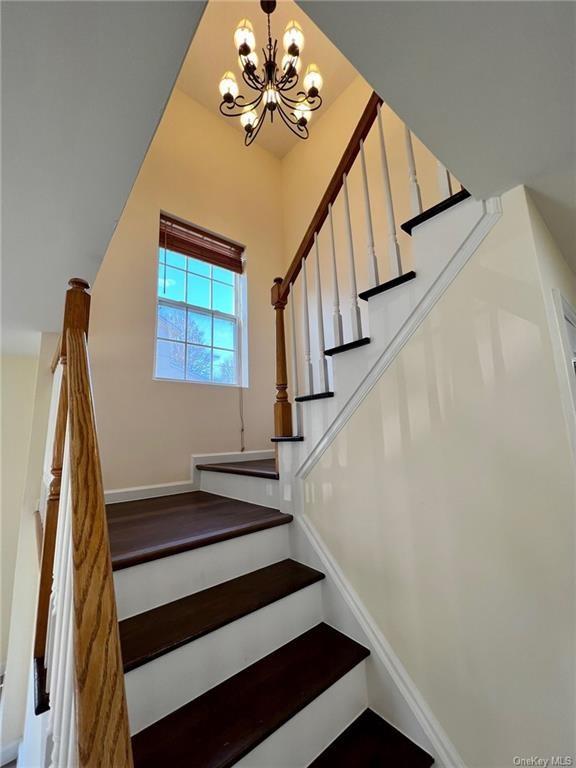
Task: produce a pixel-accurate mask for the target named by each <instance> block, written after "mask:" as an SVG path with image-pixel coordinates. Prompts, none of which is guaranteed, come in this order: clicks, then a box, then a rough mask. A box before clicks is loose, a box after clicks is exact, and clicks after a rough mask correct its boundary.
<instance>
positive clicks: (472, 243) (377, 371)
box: [295, 197, 502, 478]
mask: <svg viewBox="0 0 576 768" xmlns="http://www.w3.org/2000/svg"><path fill="white" fill-rule="evenodd" d="M482 202H483V206H484V211H483V215H482V218H481V219H480V220H479V222H478V223H477V224H476V226H475V227H474V228H473V229H472V231H471V232H470V233H469V234H468V236H467V237H466V238H465V239H464V241H463V242H462V243H461V244H460V246H459V248H458V250H457V252H456V253H455V254H454V256H453V257H452V259H451V260H450V262H449V263H448V264H447V266H446V267H445V268H444V269H443V270H442V272H440V274H439V275H438V276H437V278H436V279H435V281H434V282H433V283H432V285H431V286H430V288H429V289H428V291H427V292H426V293H425V294H424V296H422V298H421V299H420V301H419V302H418V304H417V306H415V307H414V308H413V310H412V312H411V314H410V316H409V317H408V318H407V320H406V321H405V322H404V324H403V325H402V326H401V327H400V328H399V329H398V331H397V333H396V334H395V335H394V337H393V338H392V339H391V341H390V343H389V344H388V346H387V347H386V349H384V350H383V352H382V354H381V355H380V357H379V358H378V359H377V360H376V362H375V363H374V365H373V366H372V368H371V369H370V370H369V371H368V373H367V374H366V375H365V376H364V378H363V379H362V381H360V383H359V384H358V386H357V387H356V389H355V390H354V392H353V393H352V394H351V396H350V397H349V398H348V400H347V402H346V403H345V404H344V405H343V407H342V408H341V409H340V411H339V413H338V415H337V416H336V418H335V419H334V420H333V422H332V423H331V424H330V426H329V427H328V428H327V429H326V431H325V432H324V434H323V435H322V437H321V438H320V439H319V440H318V442H317V443H316V445H315V446H314V447H313V448H312V450H311V451H310V452H309V453H308V455H307V456H306V458H305V459H304V461H303V462H302V464H301V465H300V466H299V467H298V469H297V470H296V473H295V474H296V476H298V477H301V478H304V477H306V475H307V474H308V473H309V472H310V471H311V469H312V467H314V465H315V464H316V463H317V462H318V461H319V460H320V457H321V456H322V454H323V453H324V451H325V450H326V449H327V448H328V447H329V445H330V444H331V443H332V442H333V441H334V439H335V438H336V436H337V435H338V433H339V432H340V430H341V429H342V428H343V427H344V425H345V424H346V423H347V422H348V420H349V419H350V418H351V417H352V415H353V414H354V412H355V411H356V409H357V408H359V406H360V405H361V403H362V402H363V400H364V398H366V397H367V396H368V395H369V394H370V392H371V391H372V389H373V387H374V386H375V384H376V382H377V381H378V379H379V378H380V377H381V376H382V374H383V373H384V371H385V370H386V369H387V368H388V366H389V365H390V364H391V363H392V361H393V360H394V359H395V358H396V356H397V355H398V353H399V352H400V350H401V349H402V348H403V347H404V345H405V344H406V343H407V342H408V340H409V339H410V338H411V337H412V336H413V335H414V333H415V332H416V331H417V329H418V328H419V327H420V325H421V324H422V322H423V321H424V319H425V318H426V317H427V316H428V315H429V314H430V312H431V311H432V309H433V307H434V306H435V305H436V303H437V302H438V301H439V299H440V298H441V297H442V296H443V294H444V293H445V292H446V290H447V289H448V287H449V285H450V284H451V283H452V281H453V280H454V279H455V278H456V276H457V275H458V273H459V272H460V271H461V270H462V268H463V267H464V266H465V264H466V263H467V262H468V261H469V259H470V258H471V257H472V256H473V255H474V253H475V252H476V251H477V249H478V247H479V246H480V244H481V242H482V241H483V240H484V238H485V237H486V236H487V235H488V233H489V232H490V230H491V229H492V227H493V226H494V225H495V224H496V222H497V221H498V219H499V218H500V217H501V215H502V204H501V201H500V198H499V197H493V198H490V199H489V200H485V201H482Z"/></svg>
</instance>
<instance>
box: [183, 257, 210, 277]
mask: <svg viewBox="0 0 576 768" xmlns="http://www.w3.org/2000/svg"><path fill="white" fill-rule="evenodd" d="M188 272H194V274H195V275H204V276H205V277H210V264H207V263H206V262H205V261H200V260H199V259H192V258H191V257H188Z"/></svg>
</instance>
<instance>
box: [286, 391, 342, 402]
mask: <svg viewBox="0 0 576 768" xmlns="http://www.w3.org/2000/svg"><path fill="white" fill-rule="evenodd" d="M327 397H334V392H317V393H316V394H315V395H299V396H298V397H295V398H294V400H295V402H297V403H307V402H308V401H310V400H324V399H326V398H327Z"/></svg>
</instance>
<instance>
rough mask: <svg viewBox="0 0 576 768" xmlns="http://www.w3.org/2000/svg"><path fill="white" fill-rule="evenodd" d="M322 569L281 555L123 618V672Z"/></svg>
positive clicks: (289, 590) (312, 578)
mask: <svg viewBox="0 0 576 768" xmlns="http://www.w3.org/2000/svg"><path fill="white" fill-rule="evenodd" d="M323 578H324V574H323V573H321V572H320V571H316V570H314V569H313V568H309V567H308V566H307V565H302V564H301V563H297V562H295V561H294V560H282V561H281V562H279V563H275V564H274V565H268V566H266V567H265V568H259V569H258V570H257V571H252V572H251V573H247V574H245V575H243V576H239V577H237V578H235V579H230V580H229V581H225V582H224V583H222V584H217V585H216V586H214V587H210V588H208V589H204V590H202V591H201V592H196V593H195V594H193V595H188V596H187V597H183V598H181V599H180V600H175V601H174V602H172V603H168V604H166V605H161V606H159V607H158V608H153V609H152V610H150V611H146V612H145V613H141V614H139V615H138V616H132V617H131V618H129V619H124V620H123V621H121V622H120V643H121V645H122V657H123V660H124V671H125V672H128V671H130V670H131V669H136V668H137V667H139V666H141V665H142V664H146V663H147V662H148V661H152V659H156V658H158V657H159V656H162V655H163V654H165V653H169V652H170V651H173V650H175V649H176V648H180V647H181V646H182V645H185V644H186V643H189V642H191V641H192V640H196V639H197V638H199V637H202V636H203V635H206V634H208V633H209V632H213V631H214V630H216V629H219V628H220V627H223V626H225V625H226V624H229V623H230V622H232V621H236V619H240V618H242V616H247V615H248V614H249V613H252V612H253V611H257V610H258V609H260V608H263V607H264V606H266V605H270V604H271V603H273V602H275V601H276V600H280V599H281V598H283V597H287V596H288V595H291V594H293V593H294V592H297V591H298V590H300V589H304V588H305V587H308V586H310V585H311V584H315V583H316V582H317V581H320V580H321V579H323Z"/></svg>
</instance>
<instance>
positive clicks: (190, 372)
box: [186, 344, 212, 381]
mask: <svg viewBox="0 0 576 768" xmlns="http://www.w3.org/2000/svg"><path fill="white" fill-rule="evenodd" d="M211 363H212V350H211V349H206V347H195V346H192V345H191V344H188V348H187V357H186V378H187V379H190V380H191V381H210V374H211Z"/></svg>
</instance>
